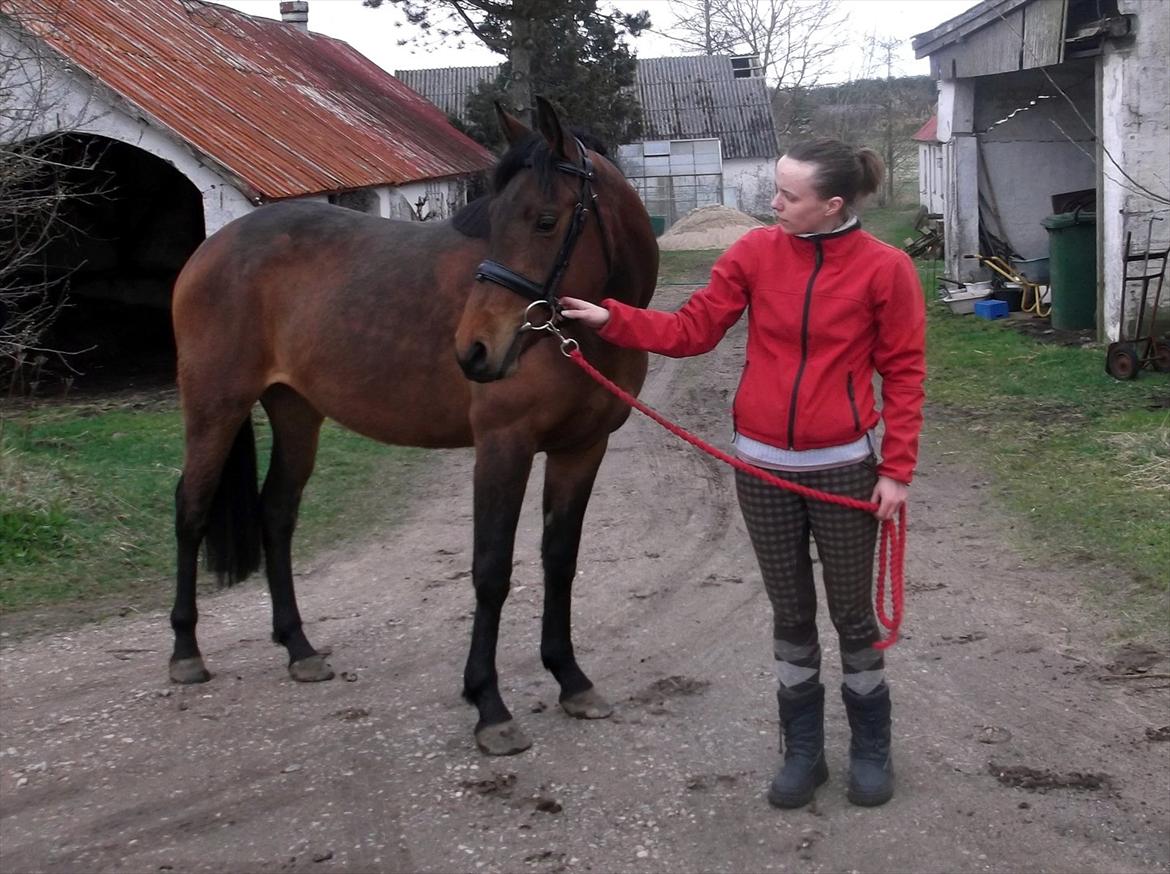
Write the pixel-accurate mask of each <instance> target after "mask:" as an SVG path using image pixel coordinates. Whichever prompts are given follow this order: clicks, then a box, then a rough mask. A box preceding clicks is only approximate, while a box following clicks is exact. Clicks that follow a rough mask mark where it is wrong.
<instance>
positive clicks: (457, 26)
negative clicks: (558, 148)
mask: <svg viewBox="0 0 1170 874" xmlns="http://www.w3.org/2000/svg"><path fill="white" fill-rule="evenodd" d="M383 2H384V0H363V3H364V4H365V5H366V6H369V7H371V8H378V7H380V6H382V5H383ZM390 2H392V3H395V4H397V5H398V6H399V7H400V8H401V9H402V10H403V12H404V13H405V15H406V18H407V20H408V21H409V22H410V23H411V24H414V25H416V26H418V27H419V28H420V29H422V30H423V32H424V34H425V35H424V37H423V39H424V40H425V39H427V38H429V37H431V36H433V37H434V38H435V39H437V40H443V41H445V42H453V43H455V44H458V41H459V40H461V39H464V38H466V37H467V36H468V35H470V36H472V37H473V38H475V39H477V40H479V41H480V42H481V43H483V44H484V45H485V46H487V47H488V48H489V49H491V50H492V51H494V52H496V53H498V54H500V55H502V56H504V57H505V58H506V59H507V61H506V64H505V67H506V70H505V74H504V75H503V76H502V77H501V78H500V79H498V80H497V82H496V83H494V93H495V95H496V96H500V95H502V96H503V97H504V98H505V99H504V100H503V101H502V102H503V104H504V106H505V107H507V108H508V109H509V111H510V112H512V114H514V115H516V116H518V117H519V118H520V119H521V120H522V121H524V122H525V123H527V124H531V121H532V104H533V95H534V93H536V91H541V93H543V94H544V95H545V96H552V97H555V98H558V99H559V100H560V102H561V103H562V104H563V105H564V107H565V109H566V111H567V112H570V113H573V107H572V106H571V105H570V104H572V103H574V102H575V103H576V104H577V109H578V112H579V111H580V110H582V109H586V108H588V109H590V110H591V112H596V114H586V115H584V116H582V115H580V114H578V113H573V114H574V120H575V121H577V122H578V123H583V124H587V125H589V126H591V127H596V126H598V124H599V122H602V121H604V119H605V112H607V111H608V108H606V110H605V112H597V111H596V110H593V109H592V108H593V107H597V106H601V105H602V102H603V101H604V100H606V99H611V100H612V99H615V97H616V99H617V100H618V102H619V103H622V102H624V101H626V98H624V97H622V95H621V94H620V90H621V89H622V88H625V87H627V86H629V85H631V84H633V63H632V59H631V58H630V55H629V49H628V48H627V47H626V46H625V44H624V43H623V42H622V37H623V36H624V35H627V34H628V35H629V36H637V35H638V34H639V33H641V32H642V31H643V30H645V29H646V28H647V27H649V25H650V15H649V13H648V12H639V13H637V14H635V15H626V14H622V13H618V12H605V11H602V10H600V9H599V8H598V4H597V0H390ZM574 66H577V67H579V68H581V69H579V70H577V71H576V72H575V73H574V71H573V68H574ZM582 88H588V89H589V91H590V93H589V94H582V93H580V89H582ZM569 97H573V98H574V100H567V99H566V98H569ZM485 99H486V98H485ZM635 105H636V104H635Z"/></svg>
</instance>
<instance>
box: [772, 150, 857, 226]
mask: <svg viewBox="0 0 1170 874" xmlns="http://www.w3.org/2000/svg"><path fill="white" fill-rule="evenodd" d="M816 175H817V166H816V164H810V163H808V162H806V161H794V160H792V158H789V157H788V156H787V155H785V156H784V157H783V158H781V159H780V160H779V161H777V162H776V196H775V197H774V198H772V209H773V211H775V213H776V221H777V223H778V224H779V225H780V227H781V228H782V229H783V230H784V231H785V232H786V233H789V234H824V233H828V232H829V231H832V230H835V229H836V228H837V226H838V225H840V224H841V221H842V220H843V214H842V209H843V208H844V206H845V201H844V200H843V199H842V198H840V197H830V198H829V199H828V200H822V199H821V196H820V195H819V194H817V192H816V189H815V188H813V180H814V179H815V178H816Z"/></svg>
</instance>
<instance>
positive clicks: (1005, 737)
mask: <svg viewBox="0 0 1170 874" xmlns="http://www.w3.org/2000/svg"><path fill="white" fill-rule="evenodd" d="M1011 739H1012V733H1011V732H1010V731H1008V730H1007V729H1006V728H1004V727H1003V726H1001V725H980V726H979V727H978V728H977V729H976V731H975V740H977V741H979V743H981V744H1002V743H1007V742H1008V741H1009V740H1011Z"/></svg>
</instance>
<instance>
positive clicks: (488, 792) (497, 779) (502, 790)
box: [459, 772, 516, 798]
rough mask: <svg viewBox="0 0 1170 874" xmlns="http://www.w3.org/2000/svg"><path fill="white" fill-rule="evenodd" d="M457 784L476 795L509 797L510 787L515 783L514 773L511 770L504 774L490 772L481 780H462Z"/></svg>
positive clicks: (510, 793)
mask: <svg viewBox="0 0 1170 874" xmlns="http://www.w3.org/2000/svg"><path fill="white" fill-rule="evenodd" d="M459 785H460V786H462V787H463V788H464V789H467V790H468V791H469V792H474V793H475V794H476V795H483V796H485V797H499V798H510V797H511V796H512V787H513V786H515V785H516V775H515V774H513V773H511V772H509V773H506V774H492V775H491V776H490V777H486V778H484V779H483V780H464V781H463V782H462V783H460V784H459Z"/></svg>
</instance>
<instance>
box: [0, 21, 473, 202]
mask: <svg viewBox="0 0 1170 874" xmlns="http://www.w3.org/2000/svg"><path fill="white" fill-rule="evenodd" d="M0 11H3V12H6V13H8V14H9V15H12V16H13V17H15V18H16V19H18V20H19V22H20V23H21V25H22V26H23V27H24V28H25V29H26V30H27V31H29V32H31V33H33V34H35V35H36V36H38V37H39V38H40V39H41V40H43V41H44V42H45V43H46V44H47V45H49V46H51V47H52V48H53V49H55V50H56V51H57V52H59V53H60V54H62V55H64V56H65V57H66V58H67V59H68V60H69V61H70V62H72V64H73V65H75V66H76V67H77V68H79V69H80V70H81V71H83V72H84V73H86V74H88V75H89V76H91V77H93V78H94V79H95V80H97V81H98V82H100V83H101V84H102V85H104V86H106V87H107V88H109V89H111V90H113V91H114V92H116V93H117V94H118V95H120V96H121V97H123V98H124V99H125V100H126V101H128V102H129V103H130V104H132V105H133V106H135V107H137V108H138V109H139V110H141V111H142V112H143V113H144V114H145V115H146V116H148V117H149V118H150V119H152V120H154V121H155V122H156V123H158V124H160V125H161V126H162V127H164V128H167V129H169V130H170V131H171V132H173V133H174V134H175V135H177V136H178V137H180V138H181V139H183V140H185V141H186V142H188V143H189V144H190V145H192V146H193V147H194V148H195V149H197V150H198V151H200V152H202V153H203V154H205V155H206V156H208V157H209V158H211V159H212V160H213V161H214V162H215V163H217V164H219V165H220V166H221V167H222V168H223V169H225V170H226V171H228V172H229V173H230V174H232V175H234V176H235V177H236V179H238V180H239V181H240V182H241V183H242V184H243V185H244V186H245V187H246V188H248V189H251V190H250V191H249V194H251V195H252V196H253V197H254V198H255V199H277V198H282V197H293V196H298V195H304V194H311V193H321V192H329V191H344V190H349V189H355V188H365V187H368V186H372V185H400V184H403V183H407V182H415V181H419V180H424V179H435V178H443V177H449V176H456V175H461V174H466V173H473V172H477V171H479V170H483V169H485V168H487V167H490V166H491V165H492V164H493V163H494V161H495V159H494V157H493V156H492V154H491V153H490V152H488V151H487V150H486V149H484V148H483V147H481V146H480V145H479V144H478V143H476V142H474V141H473V140H471V139H469V138H468V137H466V136H464V135H463V134H461V133H459V132H458V131H457V130H455V129H454V128H453V127H451V125H450V124H449V122H448V121H447V119H446V117H445V116H444V114H443V113H442V112H441V111H440V110H439V109H438V108H436V107H435V106H434V105H432V104H431V103H429V102H428V101H427V100H426V99H425V98H423V97H422V96H421V95H419V94H417V93H416V92H414V91H412V90H411V89H410V88H408V87H407V86H406V85H404V84H402V83H401V82H399V81H398V80H397V79H395V78H394V77H393V76H391V75H390V74H389V73H387V72H386V71H384V70H382V69H381V68H380V67H378V66H377V65H375V64H374V63H373V62H372V61H370V60H369V59H367V58H366V57H364V56H363V55H361V54H360V53H359V52H357V51H356V50H355V49H353V48H351V47H350V46H349V45H348V44H346V43H344V42H341V41H340V40H336V39H332V38H330V37H327V36H323V35H321V34H314V33H310V32H306V31H302V30H300V29H298V28H297V27H295V26H293V25H291V24H285V23H284V22H281V21H273V20H270V19H265V18H253V17H251V16H249V15H246V14H244V13H242V12H237V11H235V10H233V9H228V8H227V7H224V6H217V5H215V4H213V3H206V2H202V0H0Z"/></svg>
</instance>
